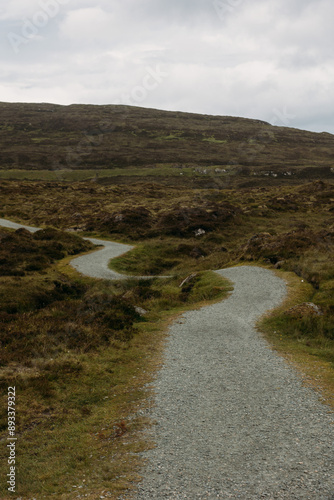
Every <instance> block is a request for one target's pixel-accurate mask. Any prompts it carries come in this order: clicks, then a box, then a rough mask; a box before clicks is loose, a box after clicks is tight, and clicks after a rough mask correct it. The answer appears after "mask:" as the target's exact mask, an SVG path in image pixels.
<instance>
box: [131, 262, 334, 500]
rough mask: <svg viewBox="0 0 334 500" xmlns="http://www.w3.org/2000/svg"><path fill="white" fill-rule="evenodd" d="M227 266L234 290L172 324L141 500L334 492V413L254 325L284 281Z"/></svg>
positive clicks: (316, 496)
mask: <svg viewBox="0 0 334 500" xmlns="http://www.w3.org/2000/svg"><path fill="white" fill-rule="evenodd" d="M218 273H219V274H221V275H222V276H225V277H226V278H229V279H230V280H232V281H233V282H234V283H235V289H234V292H233V294H232V295H231V296H230V297H229V298H228V299H227V300H225V301H223V302H221V303H218V304H214V305H211V306H208V307H205V308H203V309H200V310H198V311H190V312H186V313H185V314H184V315H183V319H181V320H179V321H177V322H176V323H174V324H173V325H172V326H171V328H170V330H169V340H168V345H167V350H166V354H165V362H164V366H163V367H162V369H161V371H160V372H159V374H158V376H157V379H156V381H155V382H154V391H155V398H154V403H155V406H154V407H153V409H151V410H149V411H148V415H149V416H150V417H151V418H152V419H153V420H154V421H155V422H156V425H155V426H154V430H153V431H152V432H153V435H152V438H153V440H154V441H155V443H156V448H155V449H153V450H150V451H148V452H146V453H144V454H143V456H144V457H145V458H146V459H147V461H148V464H147V467H146V468H145V470H144V471H143V476H144V479H143V481H142V483H140V485H139V488H138V493H137V496H136V498H137V500H139V499H140V500H141V499H142V500H151V499H152V500H153V499H156V500H163V499H183V498H186V499H191V500H193V499H196V498H200V499H207V498H208V499H216V498H222V499H227V498H235V499H236V498H241V499H244V500H251V499H254V500H258V499H262V498H267V499H282V498H284V499H289V500H291V499H312V500H321V499H323V500H325V499H326V500H329V499H334V484H333V468H332V467H333V448H332V443H333V423H334V419H333V415H332V414H330V410H329V408H328V407H326V406H325V405H323V404H321V403H320V402H319V400H318V398H317V395H316V393H315V392H314V391H312V390H311V389H308V388H305V387H303V385H302V382H301V379H300V377H299V375H298V374H297V372H295V371H294V370H293V369H292V368H290V367H289V366H288V365H287V363H286V362H285V361H284V360H283V359H282V358H281V357H279V356H278V355H277V354H276V353H275V352H273V351H272V350H271V349H270V348H269V346H268V344H267V343H266V342H265V341H264V340H263V339H262V338H261V336H260V335H259V334H258V333H257V331H256V330H255V328H254V322H255V321H256V319H257V318H258V317H259V316H261V315H262V314H263V313H264V312H265V311H267V310H268V309H271V308H273V307H274V306H276V305H278V304H279V303H280V302H281V301H282V299H283V298H284V296H285V293H286V287H285V284H284V282H283V281H282V280H281V279H279V278H277V277H276V276H275V275H274V274H273V273H272V272H271V271H268V270H265V269H262V268H259V267H247V266H243V267H236V268H230V269H226V270H223V271H218ZM125 498H126V497H125Z"/></svg>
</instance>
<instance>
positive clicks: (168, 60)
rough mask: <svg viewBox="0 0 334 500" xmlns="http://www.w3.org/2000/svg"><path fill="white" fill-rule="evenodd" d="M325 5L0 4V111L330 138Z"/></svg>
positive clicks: (206, 0)
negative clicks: (206, 124) (131, 111)
mask: <svg viewBox="0 0 334 500" xmlns="http://www.w3.org/2000/svg"><path fill="white" fill-rule="evenodd" d="M333 19H334V2H333V0H99V1H98V0H29V1H28V0H11V1H10V2H9V1H8V0H0V27H1V37H2V43H1V44H0V62H1V66H0V101H8V102H19V101H20V102H53V103H58V104H71V103H88V104H114V103H122V104H131V105H136V106H144V107H152V108H159V109H167V110H180V111H190V112H198V113H206V114H215V115H232V116H243V117H249V118H258V119H262V120H266V121H269V122H270V123H272V124H277V125H285V126H291V127H297V128H302V129H307V130H313V131H317V132H322V131H327V132H331V133H334V119H333V109H334V56H333V48H334V47H333V46H334V43H333V42H334V30H333Z"/></svg>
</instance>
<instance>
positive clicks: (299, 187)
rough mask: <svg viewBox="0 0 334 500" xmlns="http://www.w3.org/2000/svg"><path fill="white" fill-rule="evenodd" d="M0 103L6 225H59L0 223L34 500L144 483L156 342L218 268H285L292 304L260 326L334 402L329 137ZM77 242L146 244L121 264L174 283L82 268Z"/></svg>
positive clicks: (256, 125)
mask: <svg viewBox="0 0 334 500" xmlns="http://www.w3.org/2000/svg"><path fill="white" fill-rule="evenodd" d="M0 111H1V122H0V144H1V153H0V179H1V172H2V173H3V177H6V180H0V200H1V203H0V217H3V218H8V219H11V220H13V221H15V222H22V223H26V224H29V225H34V226H42V227H45V226H49V228H48V229H44V230H41V231H38V232H36V233H34V234H30V233H29V232H27V231H25V230H23V229H20V230H18V231H10V230H7V229H2V228H0V243H1V248H0V285H1V287H0V290H1V291H0V299H1V300H0V323H1V329H0V348H1V358H0V385H1V387H2V389H3V391H4V394H5V390H6V388H7V387H8V386H11V385H15V386H16V387H17V392H18V395H19V397H18V402H17V405H18V406H17V409H18V429H19V431H18V432H19V436H20V443H21V444H20V480H19V485H20V491H19V492H18V493H19V494H20V496H21V497H22V498H31V496H34V497H35V498H49V497H50V498H51V496H52V495H54V494H56V495H57V498H58V497H59V498H74V497H75V495H76V494H77V493H76V491H77V489H78V488H79V487H80V490H81V491H82V493H84V494H85V495H87V498H97V496H106V497H110V498H116V497H117V495H118V493H119V492H122V491H124V489H126V488H127V487H129V486H131V484H132V485H133V484H134V483H135V481H136V480H137V479H138V476H137V475H136V471H137V470H138V458H136V452H138V451H141V450H142V449H144V448H145V447H147V443H145V442H144V441H143V440H142V438H141V437H140V433H139V431H141V430H143V429H144V428H145V426H146V425H147V422H146V421H145V419H144V418H143V417H142V416H141V415H140V413H138V409H140V408H141V407H142V405H144V404H145V403H144V401H145V397H144V396H145V390H144V385H145V383H147V382H148V381H149V380H150V379H151V376H152V373H153V371H154V368H156V366H157V363H158V362H159V353H160V350H161V346H162V338H163V336H162V333H161V332H162V331H163V329H164V328H165V326H166V324H167V323H166V322H167V320H168V319H170V318H171V317H173V316H174V317H175V315H176V314H177V313H179V312H180V311H182V310H185V309H186V308H191V307H195V306H198V305H199V304H203V303H204V301H210V300H218V299H222V298H223V297H225V296H226V294H227V291H228V290H229V286H228V285H227V283H226V282H224V281H223V280H221V278H220V277H219V276H218V275H216V274H214V273H212V272H210V271H209V270H214V269H220V268H223V267H227V266H231V265H238V264H250V263H252V264H255V265H264V266H267V267H269V268H271V269H273V270H274V268H276V269H277V270H278V271H277V272H285V273H286V274H284V276H288V279H289V283H290V289H291V290H290V292H291V293H290V295H291V296H289V301H288V302H286V303H285V304H283V305H282V307H281V308H280V309H279V310H277V311H276V312H275V314H274V315H273V316H271V317H270V318H266V320H265V322H264V323H263V324H262V327H261V328H262V329H264V331H265V332H266V334H267V335H269V338H270V340H271V341H272V342H273V343H274V345H275V346H276V347H277V348H278V349H280V350H281V351H282V352H284V353H290V354H293V357H294V358H296V357H297V358H298V356H301V355H302V356H304V357H303V359H304V360H306V361H305V363H306V364H307V366H315V365H316V366H321V370H320V372H319V373H317V380H320V382H319V384H320V385H321V384H322V383H324V380H325V378H326V387H327V394H331V395H332V396H333V394H334V377H333V373H334V365H333V364H334V327H333V325H334V265H333V262H334V259H333V257H334V251H333V250H334V184H333V176H334V170H333V163H332V160H333V153H332V151H333V140H334V139H333V137H334V136H331V135H330V134H312V133H308V132H303V131H298V130H294V129H288V128H280V127H272V126H270V125H269V124H266V123H264V122H260V121H257V120H245V119H238V118H229V117H208V116H201V115H191V114H185V113H171V112H163V111H155V110H147V109H140V108H126V107H122V106H68V107H62V106H55V105H49V104H41V105H39V104H32V105H26V104H15V105H11V104H0ZM15 169H16V170H15ZM64 169H65V170H64ZM66 169H67V170H66ZM64 172H65V173H66V176H67V177H66V181H65V180H62V178H63V177H62V176H63V175H64V176H65V173H64ZM54 173H55V175H56V177H52V175H53V174H54ZM103 173H105V175H104V174H103ZM28 174H29V175H28ZM51 174H52V175H51ZM97 174H99V175H97ZM31 175H33V176H34V179H35V180H24V178H25V177H27V179H29V178H31V177H29V176H31ZM10 176H13V178H15V180H10ZM39 176H40V177H39ZM87 177H92V179H91V180H89V181H88V180H83V179H86V178H87ZM42 178H43V179H45V180H44V181H43V180H38V179H42ZM54 178H55V179H56V180H54V181H52V182H51V180H52V179H54ZM65 229H70V232H64V230H65ZM80 236H99V237H104V238H108V239H113V240H116V241H123V242H130V243H131V244H133V245H135V248H134V249H133V250H132V251H130V252H128V253H127V254H125V255H123V256H121V257H119V258H117V259H114V260H113V261H112V263H111V266H112V267H113V268H114V269H116V270H118V271H120V272H123V273H129V274H133V275H136V274H137V275H138V276H143V275H147V276H154V275H164V276H169V277H168V278H165V279H149V280H143V279H129V280H124V281H121V282H108V281H103V280H93V279H89V278H85V277H83V276H80V275H79V274H77V273H76V272H75V271H74V270H73V269H72V270H70V269H71V268H70V267H69V266H68V262H69V260H70V257H71V256H72V255H76V254H78V253H82V252H86V251H91V250H92V249H93V246H92V245H91V244H90V243H89V242H87V241H86V240H83V239H82V238H81V237H80ZM187 276H188V277H189V276H190V277H189V279H188V280H187V281H186V282H184V283H183V281H184V279H185V278H186V277H187ZM182 283H183V285H181V284H182ZM305 366H306V365H305ZM325 372H326V377H325V375H324V373H325ZM97 381H98V382H97ZM4 398H5V396H4ZM332 400H333V401H334V398H333V397H332ZM4 401H5V399H3V401H2V403H1V408H2V410H1V420H0V429H1V432H2V434H1V438H3V439H5V438H6V425H7V422H6V406H5V403H4ZM32 450H34V451H33V452H32ZM87 450H89V453H88V452H87ZM5 451H6V450H5ZM5 451H4V450H2V453H4V452H5ZM57 457H58V458H59V460H55V459H56V458H57ZM60 457H61V460H60ZM56 462H57V464H58V465H55V463H56ZM1 473H3V472H2V471H1ZM0 491H1V495H4V494H5V490H4V489H3V490H0ZM108 491H110V494H109V493H108ZM2 497H3V498H5V497H4V496H2Z"/></svg>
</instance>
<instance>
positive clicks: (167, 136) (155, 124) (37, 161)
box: [0, 103, 334, 177]
mask: <svg viewBox="0 0 334 500" xmlns="http://www.w3.org/2000/svg"><path fill="white" fill-rule="evenodd" d="M163 166H174V167H185V166H190V167H206V166H207V167H209V166H215V167H221V168H223V167H227V168H229V167H231V166H233V167H235V166H238V167H240V168H241V169H244V170H246V171H247V169H251V170H254V171H255V172H256V171H257V170H263V169H266V170H269V171H270V170H271V171H272V172H274V173H275V172H277V173H280V172H281V171H282V170H287V169H290V170H291V169H292V170H293V171H296V169H297V171H298V172H300V170H301V169H302V170H303V169H305V168H307V169H308V171H307V176H308V177H314V175H316V176H317V177H319V175H321V177H332V175H333V172H332V171H331V168H332V167H334V135H331V134H328V133H321V134H319V133H312V132H306V131H302V130H297V129H292V128H287V127H276V126H272V125H270V124H268V123H266V122H262V121H259V120H250V119H244V118H233V117H223V116H207V115H198V114H190V113H181V112H168V111H159V110H153V109H145V108H137V107H128V106H114V105H108V106H93V105H71V106H59V105H55V104H45V103H43V104H21V103H18V104H11V103H0V170H12V169H22V170H55V169H71V170H85V169H114V168H125V167H150V168H161V167H163ZM314 168H315V169H316V172H315V173H314V175H313V174H312V170H313V169H314Z"/></svg>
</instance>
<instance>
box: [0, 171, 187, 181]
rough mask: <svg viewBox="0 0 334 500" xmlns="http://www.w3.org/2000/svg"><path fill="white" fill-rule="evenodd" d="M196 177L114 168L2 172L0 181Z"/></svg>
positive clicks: (180, 172) (171, 172) (166, 172)
mask: <svg viewBox="0 0 334 500" xmlns="http://www.w3.org/2000/svg"><path fill="white" fill-rule="evenodd" d="M176 175H186V176H189V175H194V171H193V169H192V168H183V169H182V171H181V170H180V169H178V168H172V167H161V168H113V169H101V170H0V179H5V180H9V179H13V180H31V181H59V180H63V181H70V182H71V181H84V180H88V179H94V178H96V177H118V176H129V177H145V176H157V177H165V176H176Z"/></svg>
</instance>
